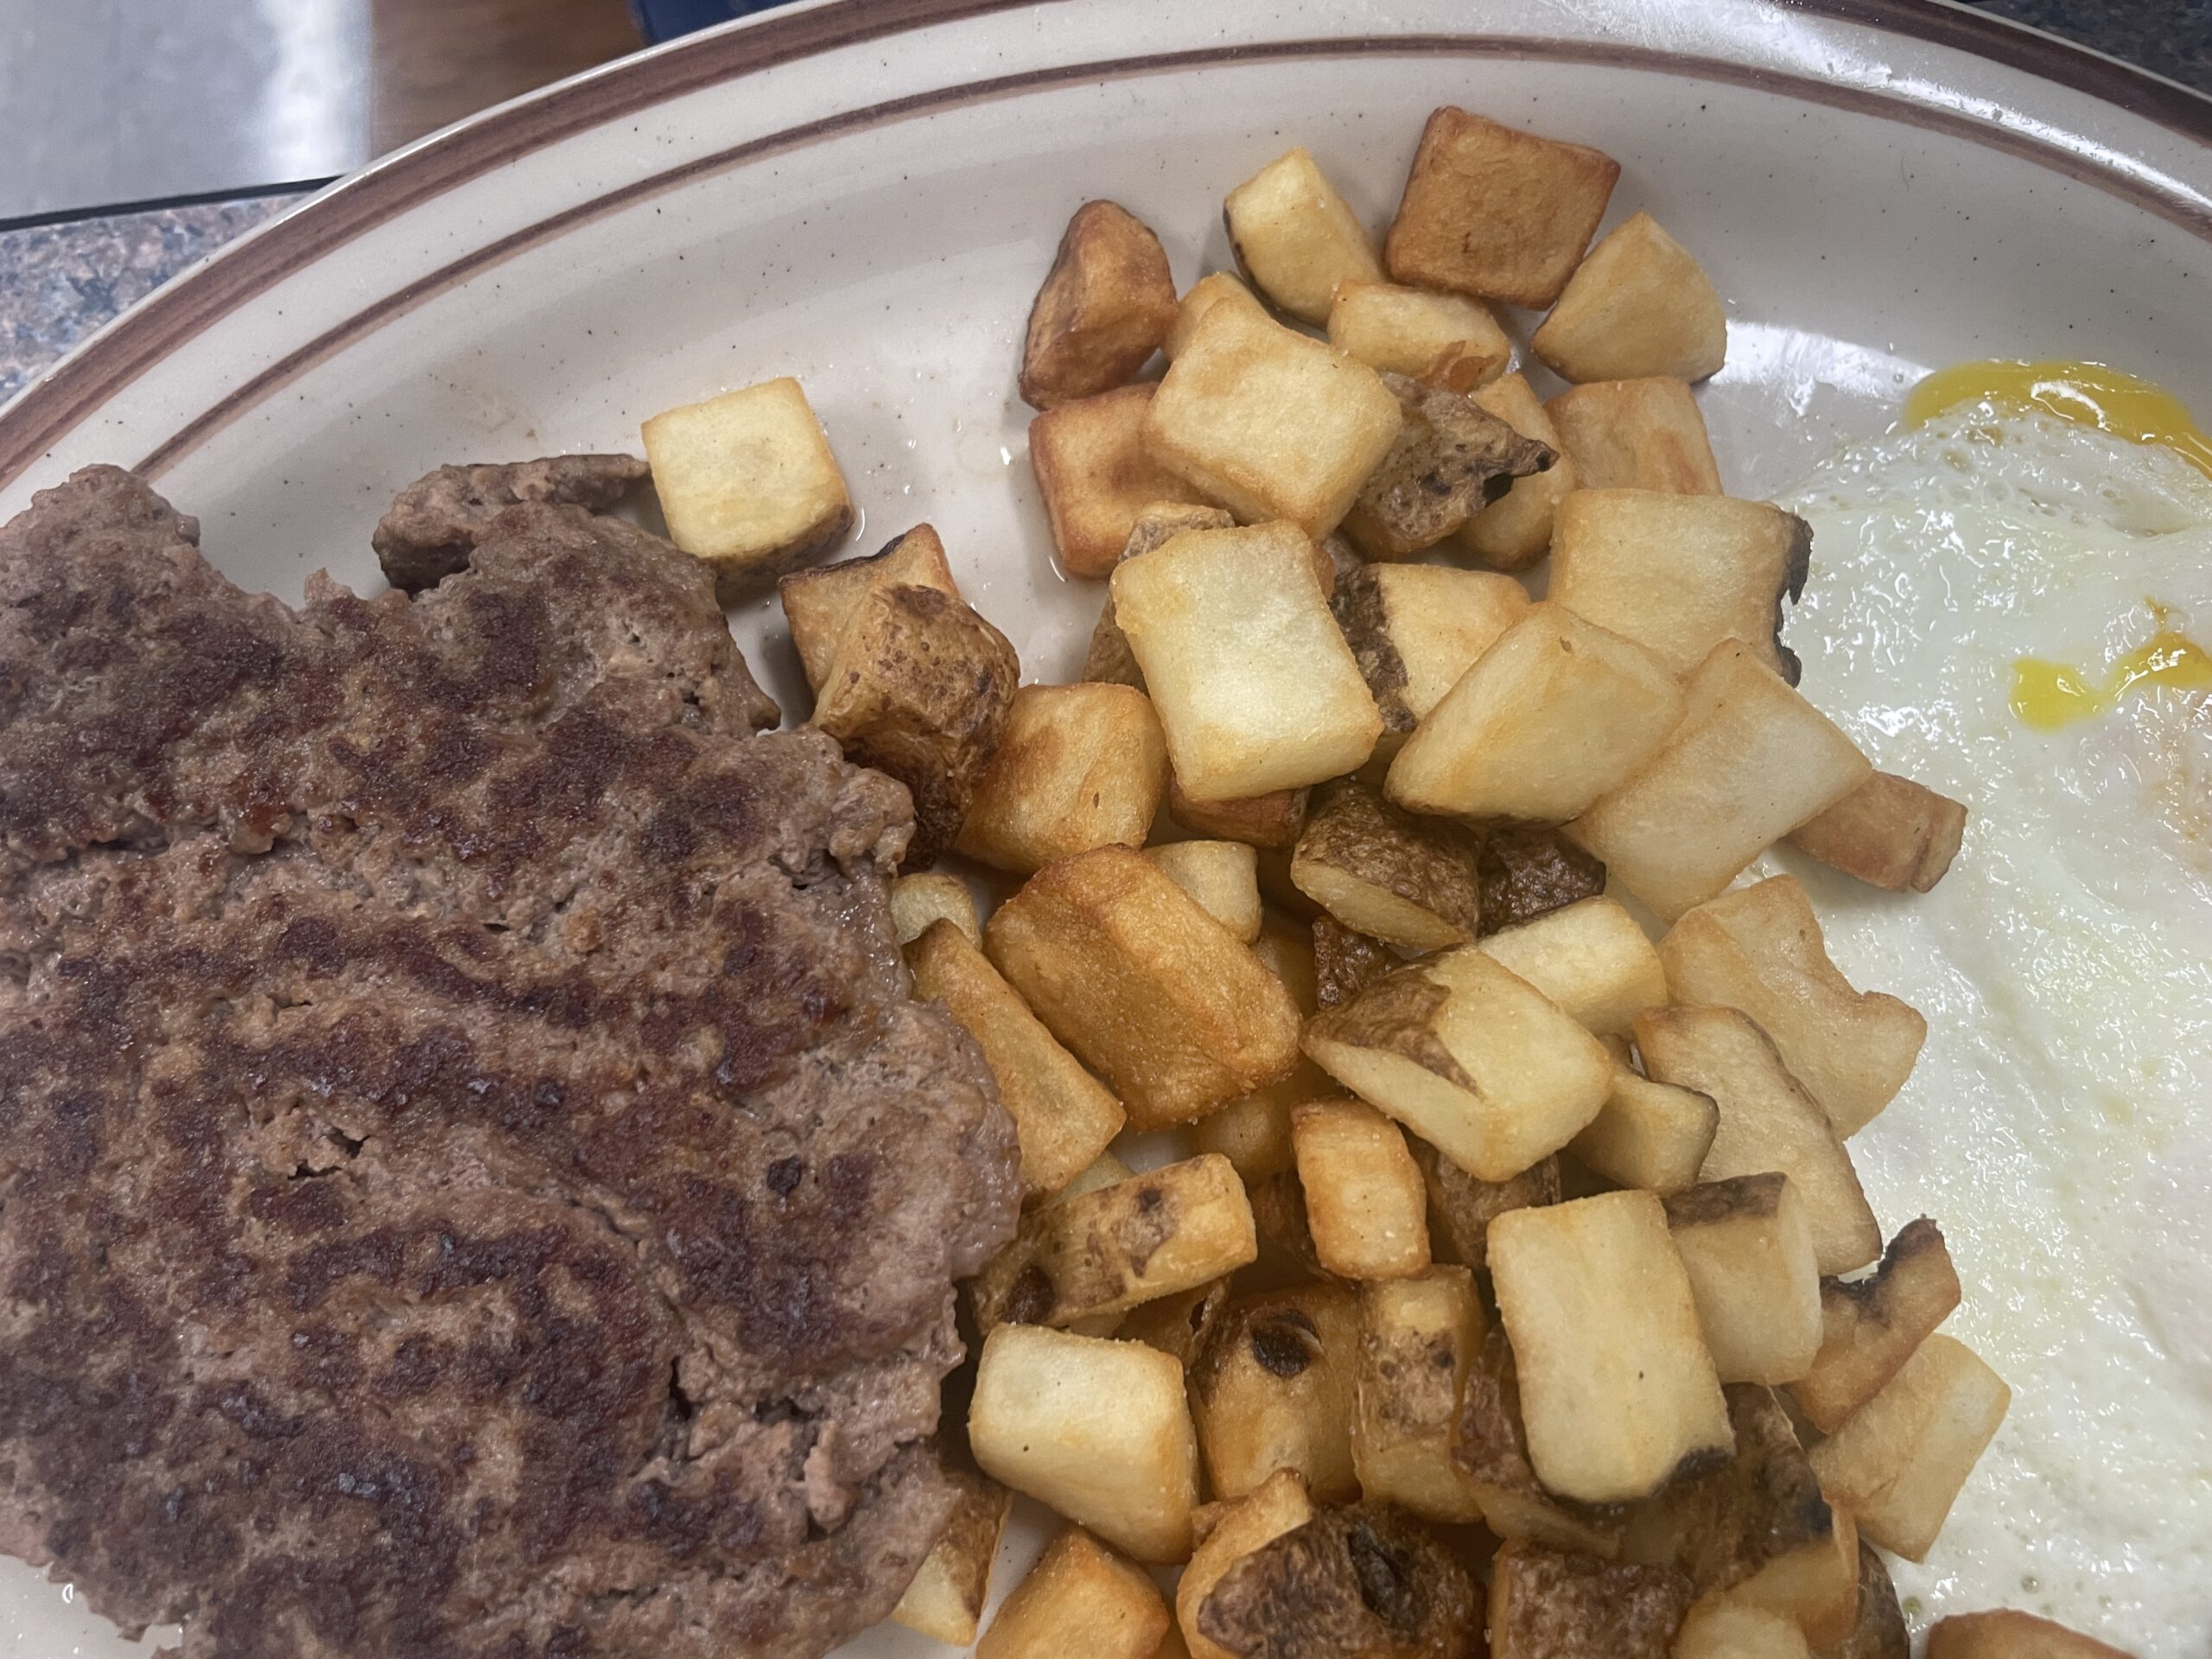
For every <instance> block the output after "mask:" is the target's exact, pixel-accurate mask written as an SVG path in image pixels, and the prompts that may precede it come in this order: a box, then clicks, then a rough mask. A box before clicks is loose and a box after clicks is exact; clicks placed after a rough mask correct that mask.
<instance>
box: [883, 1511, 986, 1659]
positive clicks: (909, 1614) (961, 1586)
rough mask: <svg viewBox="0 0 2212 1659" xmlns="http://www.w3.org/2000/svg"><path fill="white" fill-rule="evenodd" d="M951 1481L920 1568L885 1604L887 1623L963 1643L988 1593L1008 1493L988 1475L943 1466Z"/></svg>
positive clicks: (973, 1636)
mask: <svg viewBox="0 0 2212 1659" xmlns="http://www.w3.org/2000/svg"><path fill="white" fill-rule="evenodd" d="M945 1474H946V1478H948V1479H949V1480H950V1482H951V1484H952V1491H953V1503H952V1517H951V1519H950V1520H949V1521H947V1522H945V1523H944V1531H943V1532H941V1533H939V1534H938V1540H937V1542H936V1544H935V1545H934V1546H932V1547H931V1550H930V1553H929V1554H927V1555H925V1556H924V1557H923V1558H922V1567H921V1571H920V1572H918V1573H915V1575H914V1581H913V1582H912V1584H910V1585H908V1586H906V1594H905V1595H903V1596H901V1597H899V1605H897V1606H896V1607H893V1609H892V1610H891V1618H892V1620H893V1623H895V1624H904V1625H905V1626H906V1628H907V1629H908V1630H918V1631H919V1632H921V1634H922V1635H924V1636H926V1637H929V1638H930V1639H931V1641H933V1642H943V1643H945V1644H946V1645H947V1646H950V1647H955V1648H964V1647H966V1646H968V1645H969V1643H972V1642H973V1641H975V1639H976V1627H977V1626H978V1625H980V1624H982V1618H983V1604H984V1603H985V1602H986V1601H988V1599H990V1593H991V1567H992V1564H993V1563H994V1562H995V1561H996V1560H998V1554H999V1535H1000V1534H1001V1533H1003V1532H1004V1531H1005V1530H1006V1518H1007V1514H1008V1512H1009V1511H1010V1510H1012V1509H1013V1508H1014V1494H1013V1493H1012V1492H1010V1491H1007V1489H1006V1488H1005V1487H1003V1486H1001V1485H1000V1484H998V1482H996V1481H995V1480H993V1479H992V1478H990V1477H989V1476H988V1475H979V1474H976V1472H974V1471H971V1470H962V1469H947V1470H946V1471H945Z"/></svg>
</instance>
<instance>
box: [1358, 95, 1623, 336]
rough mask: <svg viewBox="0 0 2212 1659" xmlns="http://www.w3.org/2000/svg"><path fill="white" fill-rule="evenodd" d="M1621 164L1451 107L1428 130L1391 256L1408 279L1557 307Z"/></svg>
mask: <svg viewBox="0 0 2212 1659" xmlns="http://www.w3.org/2000/svg"><path fill="white" fill-rule="evenodd" d="M1620 173H1621V169H1620V163H1619V162H1616V161H1614V160H1613V159H1612V157H1611V156H1606V155H1605V154H1603V153H1601V152H1600V151H1598V150H1595V149H1588V148H1586V147H1585V146H1583V145H1581V144H1569V143H1559V142H1557V141H1556V140H1554V139H1549V138H1540V137H1537V136H1536V135H1535V134H1534V133H1531V132H1522V131H1521V130H1518V129H1516V128H1513V127H1508V126H1502V125H1500V124H1498V123H1497V122H1495V121H1489V120H1485V119H1484V118H1482V117H1481V116H1478V115H1471V114H1469V113H1468V112H1467V111H1465V110H1459V109H1453V108H1452V107H1451V106H1450V105H1446V106H1445V107H1444V108H1442V109H1440V110H1437V111H1434V112H1433V114H1431V115H1430V117H1429V118H1428V124H1427V126H1425V127H1424V128H1422V130H1421V145H1420V148H1419V149H1416V150H1415V151H1414V161H1413V167H1412V169H1411V170H1410V172H1409V173H1408V175H1407V178H1406V188H1405V194H1404V195H1403V196H1402V198H1401V199H1400V200H1399V203H1398V217H1397V219H1396V220H1395V222H1394V223H1393V224H1392V225H1391V226H1390V234H1389V240H1388V241H1387V242H1386V243H1385V245H1384V247H1383V263H1384V264H1386V265H1388V266H1389V270H1390V275H1391V276H1392V277H1395V279H1396V280H1398V281H1399V282H1402V283H1421V284H1423V285H1426V286H1427V287H1430V288H1444V289H1452V290H1453V291H1455V292H1457V293H1461V294H1474V295H1478V296H1481V297H1483V298H1484V299H1491V300H1503V301H1505V302H1507V303H1509V304H1511V305H1532V306H1546V305H1549V304H1550V303H1551V302H1553V301H1554V300H1555V299H1557V298H1558V297H1559V296H1560V289H1564V288H1565V287H1566V286H1567V278H1568V277H1571V276H1573V273H1574V268H1575V266H1576V265H1578V264H1580V263H1581V260H1582V253H1583V250H1584V249H1586V248H1587V247H1588V246H1589V245H1590V238H1591V235H1592V232H1595V231H1596V230H1597V228H1598V221H1599V219H1603V218H1604V217H1605V203H1606V202H1607V201H1608V200H1611V196H1612V194H1613V182H1614V181H1615V180H1617V179H1618V178H1619V177H1620Z"/></svg>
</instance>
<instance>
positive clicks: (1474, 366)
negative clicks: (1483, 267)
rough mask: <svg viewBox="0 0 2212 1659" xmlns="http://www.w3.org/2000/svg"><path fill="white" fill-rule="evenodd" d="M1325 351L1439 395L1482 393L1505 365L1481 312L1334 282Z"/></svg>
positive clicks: (1478, 305)
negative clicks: (1436, 389)
mask: <svg viewBox="0 0 2212 1659" xmlns="http://www.w3.org/2000/svg"><path fill="white" fill-rule="evenodd" d="M1329 344H1331V345H1332V346H1337V347H1338V348H1339V349H1340V350H1343V351H1347V352H1350V353H1351V354H1352V355H1353V356H1354V357H1356V358H1357V359H1359V360H1360V361H1361V362H1363V363H1364V364H1366V365H1367V366H1368V367H1369V368H1370V369H1374V370H1376V372H1382V371H1384V370H1388V371H1389V372H1391V373H1393V374H1409V375H1411V376H1413V377H1414V378H1415V379H1417V380H1427V381H1428V382H1429V383H1430V384H1431V385H1438V386H1441V387H1443V388H1444V389H1445V390H1446V391H1462V392H1471V391H1474V390H1475V389H1476V388H1477V387H1478V386H1484V385H1489V384H1490V383H1491V381H1492V380H1495V379H1497V377H1498V376H1499V375H1501V374H1503V373H1504V372H1505V370H1506V365H1508V364H1510V363H1511V362H1512V361H1513V342H1512V341H1511V340H1509V339H1508V338H1506V334H1505V330H1504V329H1503V328H1501V327H1498V326H1497V318H1496V317H1494V316H1492V315H1491V310H1490V308H1489V307H1488V306H1486V305H1484V304H1483V303H1482V302H1480V301H1478V300H1471V299H1468V298H1467V297H1466V296H1465V295H1461V294H1439V293H1437V292H1435V291H1434V290H1433V289H1420V288H1402V287H1400V286H1399V285H1398V284H1397V283H1383V282H1366V281H1359V280H1356V279H1349V278H1348V279H1346V280H1344V281H1343V282H1339V283H1338V284H1337V292H1336V298H1335V299H1334V301H1333V302H1332V303H1331V304H1330V307H1329Z"/></svg>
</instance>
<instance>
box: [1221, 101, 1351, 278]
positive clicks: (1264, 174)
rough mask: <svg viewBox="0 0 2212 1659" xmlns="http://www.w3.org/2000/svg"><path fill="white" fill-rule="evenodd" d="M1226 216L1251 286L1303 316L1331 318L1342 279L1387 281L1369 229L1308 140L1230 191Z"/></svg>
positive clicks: (1232, 243)
mask: <svg viewBox="0 0 2212 1659" xmlns="http://www.w3.org/2000/svg"><path fill="white" fill-rule="evenodd" d="M1222 218H1223V219H1225V220H1226V221H1227V222H1228V225H1229V245H1230V248H1231V249H1232V250H1233V251H1235V253H1236V263H1237V264H1239V265H1241V266H1243V269H1244V274H1245V275H1246V276H1247V277H1250V278H1251V280H1252V286H1253V287H1255V288H1256V289H1259V290H1260V292H1261V293H1262V294H1264V295H1266V296H1268V299H1270V300H1272V301H1273V302H1274V303H1275V305H1276V306H1277V307H1278V308H1281V309H1282V310H1285V311H1287V312H1289V313H1290V315H1292V316H1294V317H1296V318H1298V319H1300V321H1305V322H1326V321H1328V320H1329V307H1330V302H1331V301H1332V298H1333V297H1334V296H1335V294H1336V291H1337V284H1338V283H1343V282H1378V281H1380V280H1381V279H1382V276H1383V266H1382V263H1381V262H1380V261H1379V260H1377V259H1376V257H1375V244H1374V242H1373V241H1372V240H1371V239H1370V238H1369V236H1368V234H1367V227H1366V226H1363V225H1362V224H1361V223H1360V222H1359V218H1358V216H1357V214H1355V213H1353V212H1352V210H1351V207H1350V206H1349V205H1348V204H1347V203H1346V202H1345V200H1344V198H1343V197H1342V196H1340V195H1338V194H1337V190H1336V187H1335V186H1334V185H1332V184H1331V183H1330V182H1329V181H1328V180H1326V179H1325V178H1324V177H1322V176H1321V169H1320V168H1319V166H1317V165H1316V164H1315V162H1314V160H1313V156H1312V155H1311V154H1310V153H1308V151H1307V150H1306V147H1305V146H1304V145H1302V144H1301V145H1300V146H1299V147H1298V148H1296V149H1290V150H1286V151H1285V152H1284V153H1283V154H1282V155H1281V156H1277V157H1276V158H1275V159H1274V161H1272V162H1268V164H1267V165H1266V166H1265V167H1263V168H1261V169H1260V170H1259V171H1258V172H1257V173H1255V174H1254V175H1252V176H1251V177H1250V178H1249V179H1247V180H1245V181H1244V182H1243V183H1242V184H1240V185H1238V186H1237V187H1236V188H1235V189H1234V190H1232V191H1230V193H1229V200H1227V201H1225V202H1224V203H1223V204H1222Z"/></svg>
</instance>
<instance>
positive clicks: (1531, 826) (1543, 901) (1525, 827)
mask: <svg viewBox="0 0 2212 1659" xmlns="http://www.w3.org/2000/svg"><path fill="white" fill-rule="evenodd" d="M1481 868H1482V879H1483V931H1484V932H1485V933H1495V932H1497V931H1499V930H1500V929H1503V928H1508V927H1519V926H1522V925H1523V924H1525V923H1529V922H1533V921H1535V919H1536V918H1538V917H1540V916H1548V915H1550V914H1551V912H1554V911H1555V910H1564V909H1565V908H1567V906H1569V905H1572V904H1578V903H1580V901H1581V900H1583V899H1588V898H1592V897H1593V896H1595V895H1596V894H1598V893H1603V892H1604V891H1605V865H1604V864H1603V863H1601V862H1600V861H1598V860H1597V859H1594V858H1592V857H1591V856H1590V855H1589V854H1587V853H1586V852H1584V851H1583V850H1582V849H1580V847H1578V846H1576V845H1575V844H1574V843H1573V842H1571V841H1569V840H1567V837H1566V836H1562V835H1561V834H1560V832H1559V831H1558V830H1557V829H1554V828H1552V827H1551V826H1549V825H1548V824H1541V823H1498V824H1492V825H1491V827H1490V830H1489V833H1488V834H1486V835H1485V836H1484V837H1483V857H1482V867H1481Z"/></svg>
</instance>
